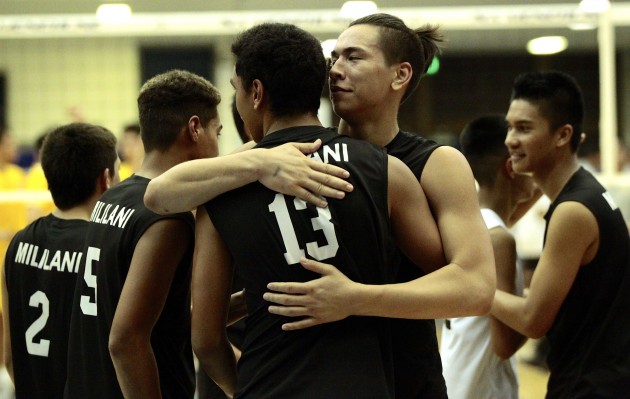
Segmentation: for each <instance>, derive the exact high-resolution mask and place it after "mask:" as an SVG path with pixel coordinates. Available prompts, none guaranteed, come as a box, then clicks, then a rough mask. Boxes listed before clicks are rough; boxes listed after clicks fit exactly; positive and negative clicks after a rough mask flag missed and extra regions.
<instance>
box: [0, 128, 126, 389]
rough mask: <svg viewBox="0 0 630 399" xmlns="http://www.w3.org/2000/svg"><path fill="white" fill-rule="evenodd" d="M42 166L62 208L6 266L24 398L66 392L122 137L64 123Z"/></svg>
mask: <svg viewBox="0 0 630 399" xmlns="http://www.w3.org/2000/svg"><path fill="white" fill-rule="evenodd" d="M41 164H42V168H43V170H44V174H45V176H46V180H47V182H48V189H49V190H50V193H51V194H52V198H53V201H54V203H55V206H56V209H55V210H54V211H53V212H52V213H51V214H50V215H48V216H44V217H42V218H39V219H37V220H36V221H34V222H33V223H31V224H30V225H29V226H27V227H26V228H25V229H23V230H21V231H20V232H18V233H17V234H16V235H15V237H14V238H13V240H12V241H11V244H10V246H9V250H8V252H7V256H6V259H5V262H4V269H3V271H2V272H3V287H2V288H3V290H2V302H3V308H4V309H5V310H6V311H5V313H4V315H3V317H4V329H5V331H4V337H5V340H4V343H5V348H6V351H5V359H4V361H5V363H6V365H7V369H8V370H9V373H10V374H11V376H12V378H13V381H14V383H15V395H16V398H18V399H19V398H29V399H37V398H42V399H44V398H61V397H62V395H63V388H64V384H65V382H66V365H67V346H68V330H69V327H70V312H69V310H70V308H71V307H72V297H73V293H74V286H75V284H76V280H77V272H78V269H79V263H80V262H81V261H83V259H84V258H85V255H86V254H85V252H84V249H83V244H84V240H85V233H86V231H87V226H88V220H89V219H90V214H91V213H92V210H93V208H94V205H95V204H96V201H97V199H98V198H99V197H100V196H101V194H103V192H105V190H106V189H108V188H109V187H110V186H111V185H112V184H115V183H116V182H117V181H118V166H119V161H118V156H117V155H116V138H115V137H114V135H113V134H112V133H111V132H110V131H109V130H107V129H105V128H103V127H100V126H94V125H90V124H86V123H73V124H70V125H65V126H61V127H59V128H56V129H55V130H53V131H52V132H50V133H49V134H48V135H47V137H46V140H45V142H44V145H43V148H42V150H41Z"/></svg>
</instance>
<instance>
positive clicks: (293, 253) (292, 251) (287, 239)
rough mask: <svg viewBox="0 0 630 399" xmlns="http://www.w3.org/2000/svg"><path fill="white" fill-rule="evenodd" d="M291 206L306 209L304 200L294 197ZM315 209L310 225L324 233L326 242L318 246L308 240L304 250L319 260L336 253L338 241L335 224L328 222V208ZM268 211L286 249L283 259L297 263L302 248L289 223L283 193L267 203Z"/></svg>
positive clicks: (290, 262)
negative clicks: (275, 223)
mask: <svg viewBox="0 0 630 399" xmlns="http://www.w3.org/2000/svg"><path fill="white" fill-rule="evenodd" d="M293 206H294V207H295V209H296V210H298V211H301V210H304V209H306V202H305V201H303V200H301V199H299V198H295V199H294V200H293ZM316 209H317V217H314V218H311V225H312V226H313V230H314V231H318V230H321V231H322V233H324V237H325V238H326V242H327V244H326V245H323V246H321V247H320V246H319V245H317V242H316V241H313V242H308V243H306V252H308V254H309V255H310V256H312V257H313V258H315V259H317V260H319V261H321V260H324V259H329V258H332V257H334V256H335V255H336V254H337V250H339V242H338V241H337V235H336V234H335V226H334V225H333V224H332V223H331V222H330V219H331V216H330V209H328V207H326V208H316ZM269 211H270V212H272V213H273V214H274V215H275V216H276V221H277V222H278V227H279V228H280V234H281V235H282V241H284V247H285V249H286V250H287V252H285V253H284V259H286V261H287V264H289V265H293V264H295V263H298V262H299V261H300V258H301V257H302V256H304V249H302V248H301V247H300V244H299V243H298V239H297V235H296V234H295V229H294V227H293V224H292V223H291V216H289V209H288V208H287V202H286V201H285V198H284V195H283V194H276V196H275V197H274V200H273V202H272V203H271V204H269Z"/></svg>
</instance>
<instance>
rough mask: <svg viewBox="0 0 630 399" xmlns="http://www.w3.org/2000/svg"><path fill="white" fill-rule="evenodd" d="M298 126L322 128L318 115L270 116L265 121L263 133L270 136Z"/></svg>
mask: <svg viewBox="0 0 630 399" xmlns="http://www.w3.org/2000/svg"><path fill="white" fill-rule="evenodd" d="M296 126H322V123H321V122H320V120H319V118H317V115H314V114H301V115H289V116H282V117H275V116H273V115H271V114H268V116H267V117H266V118H264V120H263V132H265V133H264V135H265V136H266V135H268V134H270V133H273V132H277V131H278V130H282V129H288V128H291V127H296Z"/></svg>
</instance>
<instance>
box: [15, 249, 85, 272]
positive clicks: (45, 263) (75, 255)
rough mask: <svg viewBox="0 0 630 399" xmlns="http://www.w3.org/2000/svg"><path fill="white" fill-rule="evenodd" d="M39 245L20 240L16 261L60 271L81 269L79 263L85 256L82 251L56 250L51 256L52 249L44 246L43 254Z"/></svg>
mask: <svg viewBox="0 0 630 399" xmlns="http://www.w3.org/2000/svg"><path fill="white" fill-rule="evenodd" d="M38 253H40V248H39V246H37V245H34V244H29V243H27V242H19V243H18V249H17V251H16V252H15V259H14V261H15V263H20V264H23V265H27V266H33V267H36V268H38V269H41V270H48V271H52V270H56V271H58V272H69V273H76V272H78V271H79V263H80V262H81V258H82V257H83V253H82V252H71V251H62V250H56V251H54V254H53V255H52V256H51V250H49V249H48V248H43V250H42V252H41V256H39V258H38V256H37V254H38Z"/></svg>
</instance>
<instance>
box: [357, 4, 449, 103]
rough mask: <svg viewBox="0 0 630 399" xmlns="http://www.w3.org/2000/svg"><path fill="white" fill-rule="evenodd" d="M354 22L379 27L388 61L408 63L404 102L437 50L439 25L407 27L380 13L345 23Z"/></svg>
mask: <svg viewBox="0 0 630 399" xmlns="http://www.w3.org/2000/svg"><path fill="white" fill-rule="evenodd" d="M354 25H372V26H376V27H378V28H379V31H380V43H379V44H380V46H381V50H382V51H383V54H384V55H385V60H386V61H387V62H388V63H389V65H392V64H394V63H398V62H409V63H410V64H411V68H412V70H413V75H412V77H411V81H410V82H409V86H408V87H407V91H406V92H405V94H404V95H403V98H402V101H401V102H404V101H405V100H406V99H407V98H409V96H411V94H413V92H414V91H415V90H416V88H417V87H418V84H419V83H420V78H422V76H424V74H426V72H427V70H428V69H429V67H430V66H431V62H432V61H433V58H434V57H435V55H436V54H437V53H439V52H440V47H439V45H438V43H442V42H443V41H444V39H443V36H442V34H441V33H440V31H439V27H438V26H434V25H429V24H426V25H423V26H421V27H420V28H418V29H411V28H409V27H408V26H407V25H406V24H405V23H404V22H403V20H402V19H400V18H398V17H396V16H393V15H390V14H384V13H378V14H371V15H366V16H365V17H362V18H359V19H355V20H354V21H352V22H351V23H350V25H349V26H354Z"/></svg>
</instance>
